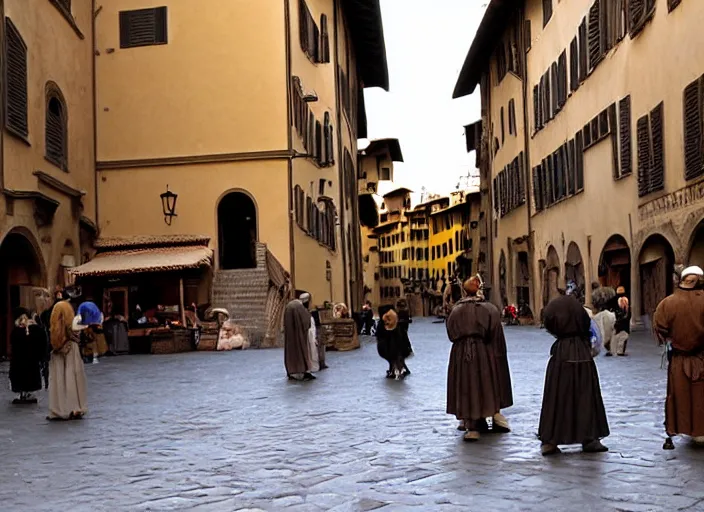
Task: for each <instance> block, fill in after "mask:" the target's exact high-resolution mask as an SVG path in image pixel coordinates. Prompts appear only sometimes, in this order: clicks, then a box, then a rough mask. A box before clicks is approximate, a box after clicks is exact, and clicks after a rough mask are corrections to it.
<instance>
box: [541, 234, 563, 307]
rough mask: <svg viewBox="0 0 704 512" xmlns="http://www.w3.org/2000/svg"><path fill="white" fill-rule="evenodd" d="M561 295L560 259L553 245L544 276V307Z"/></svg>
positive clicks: (549, 252) (549, 249)
mask: <svg viewBox="0 0 704 512" xmlns="http://www.w3.org/2000/svg"><path fill="white" fill-rule="evenodd" d="M559 295H560V257H559V256H558V254H557V250H556V249H555V247H553V246H552V245H551V246H550V247H548V255H547V258H546V260H545V272H544V275H543V307H545V306H547V305H548V303H549V302H550V301H551V300H553V299H554V298H556V297H558V296H559Z"/></svg>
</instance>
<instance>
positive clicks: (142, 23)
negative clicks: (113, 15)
mask: <svg viewBox="0 0 704 512" xmlns="http://www.w3.org/2000/svg"><path fill="white" fill-rule="evenodd" d="M167 42H168V35H167V21H166V7H154V8H151V9H138V10H135V11H122V12H120V48H135V47H138V46H152V45H158V44H166V43H167Z"/></svg>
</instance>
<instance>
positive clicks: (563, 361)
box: [538, 295, 609, 446]
mask: <svg viewBox="0 0 704 512" xmlns="http://www.w3.org/2000/svg"><path fill="white" fill-rule="evenodd" d="M543 313H544V322H545V328H546V329H547V330H548V332H550V334H552V335H553V336H555V337H556V338H557V341H556V342H555V343H554V344H553V346H552V348H551V349H550V361H549V362H548V368H547V371H546V373H545V390H544V392H543V406H542V409H541V411H540V427H539V428H538V437H539V438H540V440H541V441H542V442H543V444H550V445H554V446H557V445H561V444H563V445H564V444H581V443H585V442H591V441H595V440H598V439H601V438H604V437H607V436H608V435H609V424H608V422H607V420H606V411H605V410H604V402H603V400H602V398H601V388H600V386H599V374H598V373H597V370H596V364H595V363H594V360H593V359H592V352H591V343H590V338H591V335H590V333H589V328H590V325H591V320H590V318H589V315H588V314H587V312H586V311H585V310H584V307H582V305H581V304H580V303H579V301H578V300H577V299H575V298H574V297H571V296H568V295H563V296H560V297H557V298H555V299H553V300H552V301H551V302H550V303H549V304H548V305H547V306H546V307H545V309H544V310H543Z"/></svg>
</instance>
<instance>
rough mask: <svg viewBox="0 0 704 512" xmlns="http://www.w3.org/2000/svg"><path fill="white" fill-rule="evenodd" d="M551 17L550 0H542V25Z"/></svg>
mask: <svg viewBox="0 0 704 512" xmlns="http://www.w3.org/2000/svg"><path fill="white" fill-rule="evenodd" d="M550 18H552V0H543V27H545V25H547V24H548V21H550Z"/></svg>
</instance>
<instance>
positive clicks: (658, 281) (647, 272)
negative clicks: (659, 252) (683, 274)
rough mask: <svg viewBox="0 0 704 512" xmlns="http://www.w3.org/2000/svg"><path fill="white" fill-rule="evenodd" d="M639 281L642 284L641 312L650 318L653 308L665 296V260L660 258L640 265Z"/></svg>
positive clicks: (666, 276)
mask: <svg viewBox="0 0 704 512" xmlns="http://www.w3.org/2000/svg"><path fill="white" fill-rule="evenodd" d="M640 276H641V279H640V282H641V283H642V286H643V292H642V295H643V313H645V314H646V315H649V316H650V317H651V318H652V316H653V313H655V309H656V308H657V307H658V304H660V301H662V300H663V299H664V298H665V297H667V279H668V275H667V262H666V261H665V258H660V259H659V260H657V261H654V262H652V263H646V264H645V265H641V267H640Z"/></svg>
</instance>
